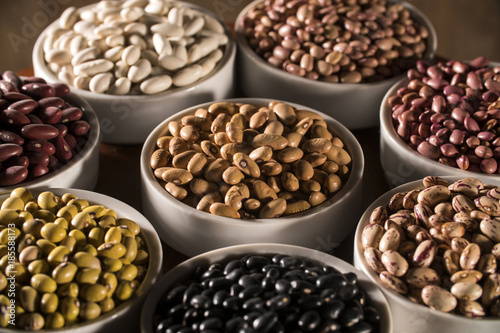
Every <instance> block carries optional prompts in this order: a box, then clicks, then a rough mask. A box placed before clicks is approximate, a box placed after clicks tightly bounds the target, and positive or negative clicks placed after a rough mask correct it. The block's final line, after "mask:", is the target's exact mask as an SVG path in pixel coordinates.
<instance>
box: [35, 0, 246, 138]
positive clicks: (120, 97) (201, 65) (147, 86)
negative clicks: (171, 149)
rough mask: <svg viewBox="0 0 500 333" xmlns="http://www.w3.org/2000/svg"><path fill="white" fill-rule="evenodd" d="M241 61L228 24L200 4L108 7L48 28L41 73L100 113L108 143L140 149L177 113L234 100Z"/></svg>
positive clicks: (40, 53) (67, 16) (67, 15)
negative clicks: (237, 59)
mask: <svg viewBox="0 0 500 333" xmlns="http://www.w3.org/2000/svg"><path fill="white" fill-rule="evenodd" d="M235 57H236V47H235V43H234V41H233V38H232V35H231V33H230V30H229V28H228V27H227V25H225V24H224V23H223V22H222V21H220V20H219V19H218V18H216V16H215V15H214V14H212V13H210V12H209V11H207V10H206V9H203V8H201V7H199V6H195V5H193V4H190V3H188V2H182V1H175V2H174V1H168V2H167V1H153V0H151V1H100V2H96V3H95V4H92V5H89V6H85V7H82V8H75V7H69V8H67V9H66V10H65V11H64V12H63V13H62V14H61V16H60V17H59V18H58V19H57V20H56V21H54V22H53V23H52V24H51V25H50V26H49V27H48V28H47V29H45V30H44V31H43V32H42V33H41V34H40V37H39V38H38V39H37V42H36V44H35V47H34V50H33V68H34V71H35V74H36V75H38V76H40V77H43V78H44V79H46V80H47V81H49V82H64V83H66V84H68V85H69V86H70V87H71V91H72V92H74V93H75V94H77V95H79V96H80V97H82V98H84V99H85V100H86V101H87V102H88V103H89V104H90V105H91V106H92V107H93V108H94V110H95V111H96V113H97V115H98V117H99V121H100V124H101V131H102V137H103V141H104V142H106V143H116V144H140V143H143V142H144V140H145V139H146V137H147V136H148V134H149V132H151V130H152V129H153V128H154V127H155V126H156V125H157V124H158V123H160V122H162V121H163V120H164V119H165V118H167V117H168V116H170V115H172V114H174V113H175V112H178V111H181V110H183V109H184V108H186V107H188V106H191V105H193V104H198V103H202V102H207V101H210V100H214V99H222V98H229V97H232V94H233V91H234V82H233V81H234V59H235Z"/></svg>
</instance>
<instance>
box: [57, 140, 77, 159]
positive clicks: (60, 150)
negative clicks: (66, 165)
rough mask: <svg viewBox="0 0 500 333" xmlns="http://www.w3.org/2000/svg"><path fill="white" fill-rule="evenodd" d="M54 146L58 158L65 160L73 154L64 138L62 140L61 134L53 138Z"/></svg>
mask: <svg viewBox="0 0 500 333" xmlns="http://www.w3.org/2000/svg"><path fill="white" fill-rule="evenodd" d="M54 146H55V148H56V153H55V156H56V157H57V158H58V159H59V160H62V161H67V160H69V159H70V158H71V157H72V156H73V153H72V152H71V148H70V147H69V145H68V143H67V142H66V140H64V138H63V137H62V136H58V137H57V138H55V139H54Z"/></svg>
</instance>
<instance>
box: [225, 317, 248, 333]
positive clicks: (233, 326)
mask: <svg viewBox="0 0 500 333" xmlns="http://www.w3.org/2000/svg"><path fill="white" fill-rule="evenodd" d="M244 323H245V320H244V319H243V318H242V317H239V316H238V317H233V318H231V319H229V320H228V321H226V324H225V325H224V329H225V331H226V332H228V333H235V332H237V330H238V327H240V326H242V325H243V324H244Z"/></svg>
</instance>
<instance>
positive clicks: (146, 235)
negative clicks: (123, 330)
mask: <svg viewBox="0 0 500 333" xmlns="http://www.w3.org/2000/svg"><path fill="white" fill-rule="evenodd" d="M28 190H29V191H30V192H31V193H32V194H33V196H36V195H38V194H39V193H42V192H44V191H51V192H53V193H55V194H56V195H62V194H64V193H71V194H74V195H76V196H77V197H79V198H82V199H85V200H87V201H89V202H90V203H96V204H102V202H103V201H106V202H107V203H106V204H105V206H106V207H108V208H112V209H113V210H119V211H120V212H122V213H121V214H120V215H123V217H127V218H131V216H133V218H132V219H133V220H134V222H136V223H137V224H139V226H140V227H141V233H143V239H144V241H145V242H146V244H147V246H148V250H149V252H148V253H149V254H150V256H149V264H148V269H147V272H146V275H145V276H144V279H143V280H142V282H141V283H140V285H139V287H138V288H137V290H136V292H135V293H134V295H133V296H132V297H131V298H130V299H128V300H127V301H125V302H123V303H122V304H120V305H118V306H117V307H115V308H114V309H113V310H111V311H109V312H107V313H104V314H102V315H100V316H99V317H98V318H96V319H93V320H89V321H85V322H81V323H78V324H73V325H70V326H65V327H63V328H61V329H42V330H41V331H40V332H43V333H57V332H61V331H66V330H73V329H75V330H77V331H79V330H80V329H91V330H93V331H98V329H99V327H100V326H101V325H102V323H103V321H106V322H109V321H113V320H117V319H118V318H117V317H119V316H122V315H123V314H124V313H125V312H126V311H127V309H128V307H129V306H131V305H132V304H133V303H136V302H141V301H142V300H143V299H145V298H146V296H147V293H148V292H149V291H150V289H151V288H152V287H153V286H154V285H155V282H156V280H157V279H158V278H159V277H160V274H161V267H162V264H163V248H162V244H161V241H160V238H159V236H158V234H157V232H156V230H155V228H154V227H153V225H152V224H151V222H149V220H148V219H147V218H146V217H145V216H144V215H143V214H142V213H140V212H139V211H138V210H136V209H135V208H133V207H132V206H130V205H128V204H127V203H125V202H123V201H120V200H118V199H115V198H113V197H110V196H108V195H105V194H102V193H98V192H93V191H88V190H82V189H74V188H66V187H55V188H51V187H35V188H28ZM10 192H11V191H8V192H3V191H2V192H1V193H0V202H3V201H4V200H5V199H6V198H7V197H8V196H9V194H10ZM120 215H119V216H120ZM2 330H4V331H5V332H10V333H14V332H19V329H17V328H14V329H12V328H4V329H2Z"/></svg>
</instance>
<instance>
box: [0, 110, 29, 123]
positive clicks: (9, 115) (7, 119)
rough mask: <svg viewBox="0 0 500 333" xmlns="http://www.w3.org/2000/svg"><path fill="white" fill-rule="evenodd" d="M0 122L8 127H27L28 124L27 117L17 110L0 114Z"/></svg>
mask: <svg viewBox="0 0 500 333" xmlns="http://www.w3.org/2000/svg"><path fill="white" fill-rule="evenodd" d="M0 120H2V122H4V123H5V124H8V125H27V124H29V123H30V120H29V119H28V117H26V116H25V115H24V114H22V113H21V112H19V111H17V110H12V109H5V110H3V111H2V112H0Z"/></svg>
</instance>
